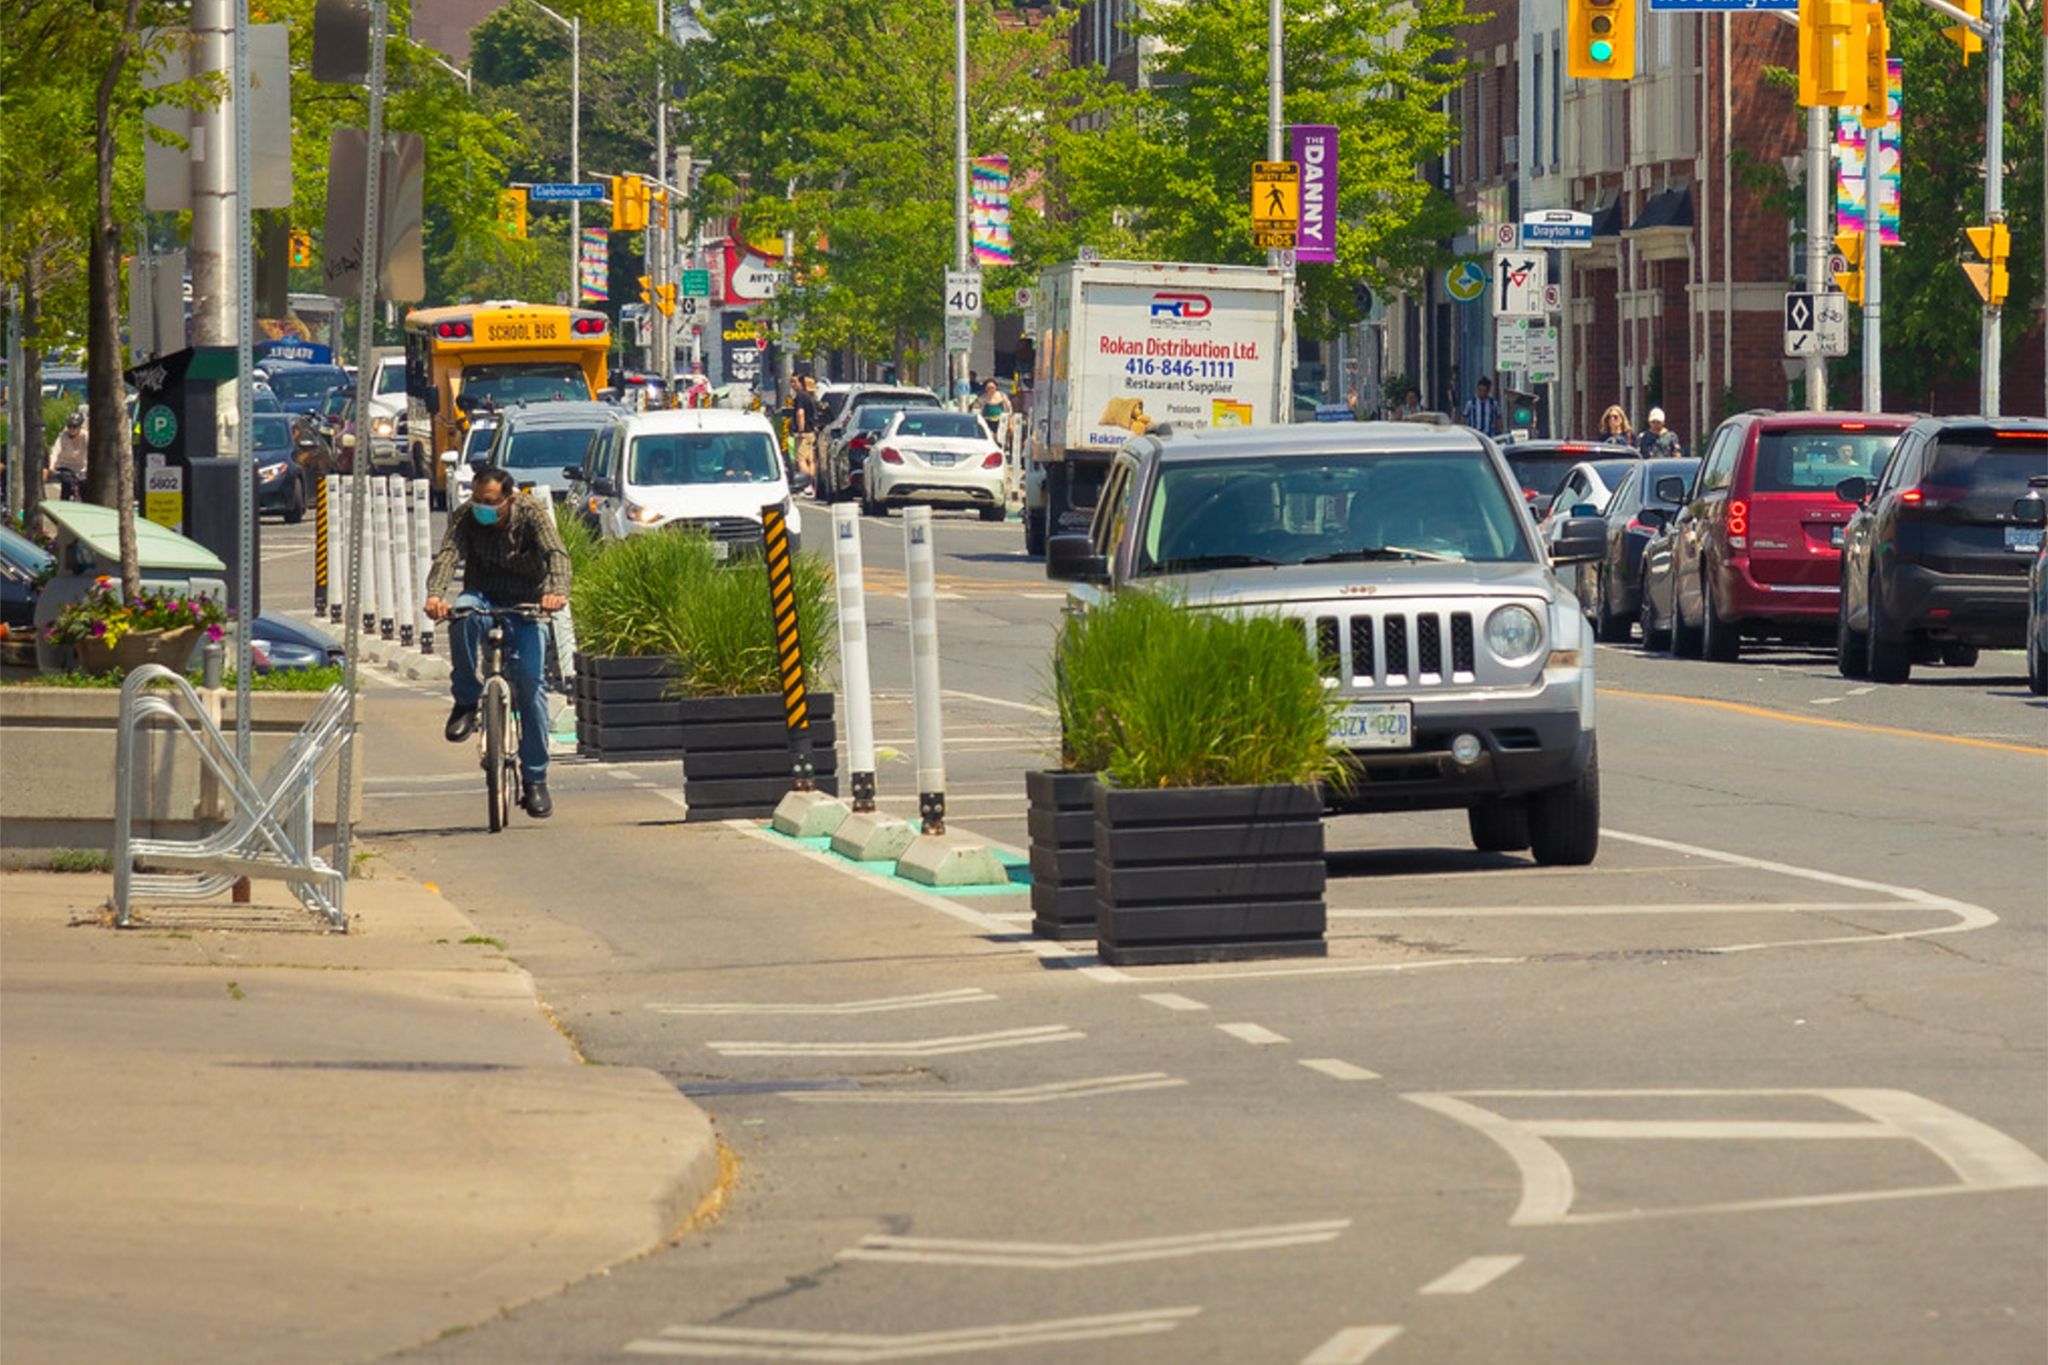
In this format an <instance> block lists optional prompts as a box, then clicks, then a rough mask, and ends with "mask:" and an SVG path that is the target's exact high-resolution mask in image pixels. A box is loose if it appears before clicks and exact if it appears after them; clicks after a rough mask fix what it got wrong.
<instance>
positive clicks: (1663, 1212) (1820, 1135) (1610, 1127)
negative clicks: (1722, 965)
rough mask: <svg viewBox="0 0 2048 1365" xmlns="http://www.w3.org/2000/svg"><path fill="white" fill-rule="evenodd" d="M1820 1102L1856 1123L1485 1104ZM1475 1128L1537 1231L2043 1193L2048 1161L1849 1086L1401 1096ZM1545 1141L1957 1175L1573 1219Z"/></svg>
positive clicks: (1897, 1093) (1958, 1122)
mask: <svg viewBox="0 0 2048 1365" xmlns="http://www.w3.org/2000/svg"><path fill="white" fill-rule="evenodd" d="M1788 1096H1790V1097H1798V1098H1802V1099H1820V1100H1825V1101H1828V1102H1830V1103H1833V1104H1835V1105H1838V1106H1840V1107H1841V1108H1843V1109H1847V1110H1850V1111H1851V1112H1853V1113H1856V1114H1859V1115H1861V1116H1862V1118H1863V1120H1865V1121H1863V1122H1854V1121H1839V1122H1833V1123H1829V1122H1818V1123H1815V1122H1797V1123H1788V1122H1777V1121H1762V1120H1756V1119H1746V1118H1729V1119H1706V1120H1703V1119H1698V1118H1687V1119H1683V1120H1658V1119H1649V1120H1615V1119H1571V1118H1559V1117H1533V1118H1508V1117H1506V1116H1505V1115H1502V1114H1499V1113H1496V1112H1495V1111H1493V1110H1491V1109H1488V1108H1486V1107H1485V1106H1484V1105H1481V1104H1476V1103H1473V1101H1474V1100H1484V1099H1515V1100H1552V1101H1561V1102H1564V1103H1565V1104H1566V1105H1567V1106H1568V1105H1569V1102H1570V1101H1572V1100H1575V1099H1616V1098H1622V1099H1658V1098H1685V1099H1698V1098H1710V1099H1725V1100H1729V1101H1731V1102H1740V1101H1743V1100H1755V1099H1775V1098H1783V1097H1788ZM1402 1098H1403V1099H1406V1100H1408V1101H1410V1102H1411V1103H1414V1104H1419V1105H1421V1106H1422V1107H1423V1108H1425V1109H1431V1110H1434V1111H1435V1112H1437V1113H1439V1114H1442V1115H1444V1116H1445V1117H1446V1118H1450V1119H1455V1120H1457V1121H1458V1122H1459V1123H1463V1124H1465V1125H1467V1126H1468V1127H1471V1128H1473V1129H1476V1130H1477V1131H1478V1132H1480V1133H1482V1134H1484V1135H1485V1136H1486V1137H1488V1138H1489V1139H1491V1140H1492V1141H1493V1142H1494V1143H1495V1144H1496V1145H1498V1146H1499V1147H1500V1148H1501V1150H1502V1151H1504V1152H1506V1153H1507V1155H1508V1158H1509V1159H1510V1160H1512V1161H1513V1162H1514V1163H1515V1166H1516V1168H1517V1170H1519V1171H1520V1173H1521V1176H1522V1199H1521V1203H1520V1205H1519V1206H1518V1207H1517V1208H1516V1209H1515V1212H1514V1215H1513V1216H1512V1217H1511V1218H1509V1220H1508V1223H1509V1225H1510V1226H1513V1227H1536V1226H1545V1225H1555V1224H1560V1223H1618V1222H1628V1221H1632V1220H1635V1219H1639V1218H1669V1217H1677V1216H1682V1215H1688V1214H1702V1213H1747V1212H1754V1211H1757V1210H1763V1209H1789V1208H1818V1207H1823V1206H1828V1205H1834V1204H1852V1203H1862V1202H1867V1201H1880V1200H1889V1199H1912V1198H1920V1197H1925V1196H1931V1195H1947V1194H1958V1193H1969V1192H1982V1191H1993V1190H2016V1189H2037V1188H2048V1161H2043V1160H2042V1159H2041V1158H2040V1157H2039V1156H2038V1155H2036V1154H2035V1153H2034V1152H2033V1151H2032V1150H2031V1149H2029V1148H2027V1147H2025V1146H2023V1145H2021V1144H2020V1143H2019V1142H2017V1141H2015V1140H2014V1139H2012V1138H2010V1137H2007V1136H2006V1135H2005V1134H2004V1133H2001V1132H1999V1131H1998V1130H1997V1129H1996V1128H1993V1127H1991V1126H1990V1125H1988V1124H1985V1123H1981V1122H1979V1121H1978V1120H1976V1119H1973V1118H1970V1117H1968V1116H1967V1115H1964V1114H1959V1113H1957V1112H1956V1111H1955V1110H1953V1109H1950V1108H1948V1107H1947V1106H1945V1105H1941V1104H1937V1103H1935V1102H1934V1101H1933V1100H1930V1099H1927V1098H1925V1097H1924V1096H1920V1095H1915V1094H1913V1093H1911V1092H1909V1091H1905V1090H1878V1089H1866V1088H1856V1087H1846V1088H1830V1087H1814V1088H1809V1089H1792V1088H1777V1089H1739V1090H1691V1089H1646V1090H1464V1091H1457V1092H1454V1093H1453V1092H1443V1093H1418V1094H1409V1095H1404V1096H1402ZM1548 1137H1564V1138H1575V1139H1581V1140H1607V1141H1641V1140H1653V1141H1654V1140H1659V1139H1670V1138H1679V1139H1685V1140H1688V1141H1729V1142H1752V1141H1755V1140H1757V1139H1759V1138H1764V1139H1786V1140H1802V1141H1831V1140H1835V1139H1852V1140H1855V1139H1869V1138H1888V1139H1892V1140H1895V1141H1904V1142H1913V1143H1917V1144H1918V1145H1919V1146H1921V1147H1923V1148H1925V1149H1926V1150H1927V1151H1929V1152H1931V1153H1932V1154H1933V1155H1934V1156H1936V1157H1937V1158H1939V1159H1940V1160H1941V1161H1942V1162H1943V1163H1945V1164H1946V1165H1947V1166H1948V1168H1949V1169H1950V1170H1952V1171H1954V1172H1955V1173H1956V1176H1957V1180H1958V1183H1956V1184H1952V1185H1916V1186H1910V1187H1905V1188H1893V1189H1875V1190H1855V1191H1837V1192H1831V1193H1828V1194H1820V1195H1790V1196H1784V1197H1779V1198H1770V1199H1745V1200H1737V1201H1732V1202H1717V1203H1703V1204H1684V1205H1675V1206H1667V1207H1660V1208H1633V1209H1624V1210H1619V1211H1615V1212H1607V1213H1573V1212H1572V1211H1571V1207H1572V1200H1573V1198H1574V1196H1575V1193H1576V1188H1575V1185H1574V1183H1573V1179H1572V1172H1571V1167H1570V1166H1569V1165H1568V1164H1567V1163H1566V1161H1565V1159H1564V1157H1563V1155H1562V1154H1561V1153H1559V1152H1558V1150H1557V1149H1556V1148H1555V1147H1553V1146H1551V1145H1550V1143H1549V1142H1547V1141H1545V1139H1546V1138H1548Z"/></svg>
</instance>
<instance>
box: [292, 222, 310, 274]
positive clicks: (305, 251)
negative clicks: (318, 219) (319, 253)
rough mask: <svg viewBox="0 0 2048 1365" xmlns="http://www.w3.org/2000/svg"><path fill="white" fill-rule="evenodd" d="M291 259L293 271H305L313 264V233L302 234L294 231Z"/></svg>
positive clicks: (296, 230) (295, 229)
mask: <svg viewBox="0 0 2048 1365" xmlns="http://www.w3.org/2000/svg"><path fill="white" fill-rule="evenodd" d="M291 259H292V269H294V270H303V269H305V268H306V267H307V266H309V265H311V264H313V234H312V233H310V232H302V231H300V230H298V229H297V228H294V229H293V230H292V238H291Z"/></svg>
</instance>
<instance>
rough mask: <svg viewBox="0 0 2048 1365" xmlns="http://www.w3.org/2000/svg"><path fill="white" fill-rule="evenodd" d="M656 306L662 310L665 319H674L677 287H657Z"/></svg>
mask: <svg viewBox="0 0 2048 1365" xmlns="http://www.w3.org/2000/svg"><path fill="white" fill-rule="evenodd" d="M654 306H655V307H656V308H659V309H660V310H661V315H662V316H663V317H665V318H672V317H674V316H675V315H676V287H675V286H674V285H672V284H660V285H656V286H655V287H654Z"/></svg>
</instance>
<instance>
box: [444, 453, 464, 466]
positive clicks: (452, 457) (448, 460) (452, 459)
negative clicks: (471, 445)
mask: <svg viewBox="0 0 2048 1365" xmlns="http://www.w3.org/2000/svg"><path fill="white" fill-rule="evenodd" d="M461 459H462V454H461V452H460V451H455V450H444V451H442V452H441V463H442V464H444V465H446V466H447V467H448V468H450V469H453V468H455V466H456V464H457V463H458V462H460V461H461Z"/></svg>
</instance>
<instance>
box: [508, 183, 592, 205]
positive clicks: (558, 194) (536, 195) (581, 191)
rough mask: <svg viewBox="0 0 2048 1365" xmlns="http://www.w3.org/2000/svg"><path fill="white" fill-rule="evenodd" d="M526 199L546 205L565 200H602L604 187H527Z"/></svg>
mask: <svg viewBox="0 0 2048 1365" xmlns="http://www.w3.org/2000/svg"><path fill="white" fill-rule="evenodd" d="M526 197H527V198H528V199H534V200H538V201H540V202H541V203H547V202H549V201H550V200H567V199H586V200H595V199H602V198H604V186H602V185H529V186H527V187H526Z"/></svg>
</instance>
